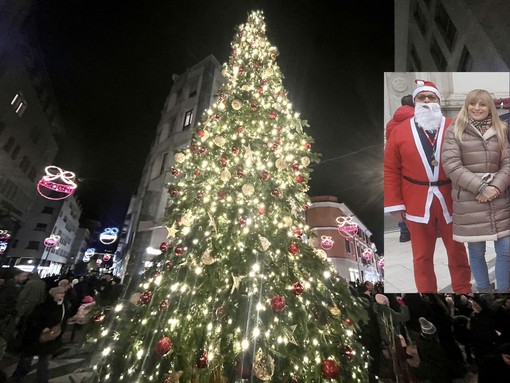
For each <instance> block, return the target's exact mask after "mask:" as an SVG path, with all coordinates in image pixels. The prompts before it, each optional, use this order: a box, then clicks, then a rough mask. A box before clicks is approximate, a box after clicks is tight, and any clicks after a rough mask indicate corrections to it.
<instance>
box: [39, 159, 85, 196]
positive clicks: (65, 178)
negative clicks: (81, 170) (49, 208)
mask: <svg viewBox="0 0 510 383" xmlns="http://www.w3.org/2000/svg"><path fill="white" fill-rule="evenodd" d="M44 171H45V172H46V175H45V176H43V177H42V178H41V179H40V180H39V182H38V183H37V191H38V192H39V194H40V195H41V196H43V197H44V198H46V199H50V200H53V201H59V200H61V199H65V198H67V197H69V196H71V195H72V194H73V193H74V191H75V190H76V188H77V187H78V185H76V183H75V182H74V179H75V177H76V175H75V174H74V173H73V172H70V171H67V170H63V169H61V168H59V167H58V166H53V165H51V166H46V168H44ZM57 180H61V181H62V182H63V183H57V182H55V181H57ZM43 190H50V191H53V192H57V193H62V194H61V195H60V196H59V197H51V196H49V195H46V194H45V193H47V192H44V193H43Z"/></svg>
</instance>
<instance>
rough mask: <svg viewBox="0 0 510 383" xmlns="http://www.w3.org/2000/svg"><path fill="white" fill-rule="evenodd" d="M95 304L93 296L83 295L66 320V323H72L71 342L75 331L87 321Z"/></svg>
mask: <svg viewBox="0 0 510 383" xmlns="http://www.w3.org/2000/svg"><path fill="white" fill-rule="evenodd" d="M95 305H96V302H95V301H94V298H93V297H92V296H90V295H86V296H85V297H83V300H82V302H81V305H80V307H79V308H78V311H77V312H76V314H75V315H73V316H72V317H71V318H69V320H68V321H67V324H68V325H70V324H73V325H74V326H73V329H72V332H71V339H70V340H71V342H72V341H74V339H75V337H76V333H77V332H78V331H79V330H80V329H81V328H82V327H83V325H84V324H86V323H88V322H89V321H90V319H91V318H92V316H93V309H94V307H95Z"/></svg>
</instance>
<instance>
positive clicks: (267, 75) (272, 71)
mask: <svg viewBox="0 0 510 383" xmlns="http://www.w3.org/2000/svg"><path fill="white" fill-rule="evenodd" d="M273 73H274V70H273V68H271V67H269V68H267V69H266V70H265V71H264V77H269V76H272V75H273Z"/></svg>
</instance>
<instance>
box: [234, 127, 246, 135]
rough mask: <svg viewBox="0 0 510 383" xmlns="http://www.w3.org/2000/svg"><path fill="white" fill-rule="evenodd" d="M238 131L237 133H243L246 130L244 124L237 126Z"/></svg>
mask: <svg viewBox="0 0 510 383" xmlns="http://www.w3.org/2000/svg"><path fill="white" fill-rule="evenodd" d="M236 132H237V134H242V133H243V132H244V128H243V127H242V126H238V127H237V128H236Z"/></svg>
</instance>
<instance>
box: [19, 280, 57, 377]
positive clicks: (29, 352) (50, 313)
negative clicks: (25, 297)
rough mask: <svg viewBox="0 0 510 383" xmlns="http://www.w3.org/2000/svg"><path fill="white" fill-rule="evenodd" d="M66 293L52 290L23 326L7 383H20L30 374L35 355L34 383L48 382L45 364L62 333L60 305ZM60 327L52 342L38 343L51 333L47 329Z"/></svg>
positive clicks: (46, 365) (54, 349)
mask: <svg viewBox="0 0 510 383" xmlns="http://www.w3.org/2000/svg"><path fill="white" fill-rule="evenodd" d="M65 293H66V289H65V288H64V287H60V286H58V287H53V288H51V289H50V291H49V297H48V299H47V300H46V301H45V302H44V303H42V304H40V305H39V306H37V307H36V308H35V309H34V311H33V312H32V314H31V315H30V317H29V318H28V322H27V329H26V331H25V334H24V336H23V341H22V347H21V357H20V360H19V362H18V365H17V367H16V370H15V371H14V373H13V375H12V377H11V379H12V381H13V382H21V381H22V380H23V378H24V377H25V376H26V375H27V374H28V372H29V371H30V366H31V362H32V359H33V357H34V356H35V355H37V356H38V360H37V374H36V382H37V383H46V382H48V364H49V359H50V356H51V355H52V354H53V353H54V352H55V351H56V350H57V349H58V348H59V347H60V346H61V337H62V334H63V333H64V331H65V325H66V321H67V313H66V308H65V304H64V296H65ZM59 324H60V325H61V332H60V334H59V335H58V336H57V337H56V338H55V339H53V340H48V341H42V340H41V334H42V333H43V332H45V333H48V332H51V331H52V330H51V328H52V327H53V326H56V325H59Z"/></svg>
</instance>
